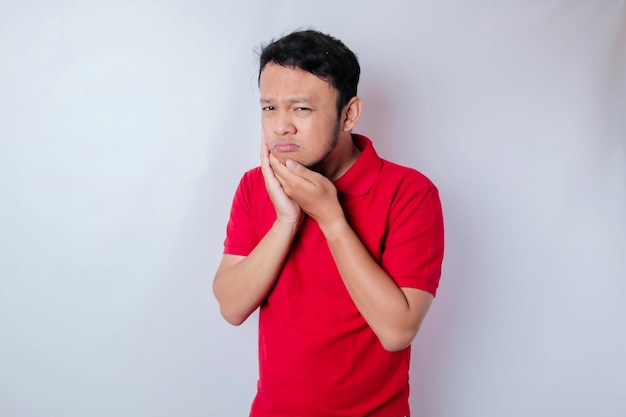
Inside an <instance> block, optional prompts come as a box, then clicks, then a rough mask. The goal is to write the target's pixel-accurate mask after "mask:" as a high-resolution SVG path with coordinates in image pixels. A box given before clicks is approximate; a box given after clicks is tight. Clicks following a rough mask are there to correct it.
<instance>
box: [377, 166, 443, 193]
mask: <svg viewBox="0 0 626 417" xmlns="http://www.w3.org/2000/svg"><path fill="white" fill-rule="evenodd" d="M382 161H383V163H382V167H381V170H380V180H381V181H382V182H384V183H385V185H386V186H393V185H394V184H395V186H396V187H397V188H403V189H404V188H408V189H411V190H415V191H417V190H421V189H436V188H437V187H436V186H435V184H434V183H433V182H432V181H431V180H430V178H428V177H427V176H426V175H424V174H423V173H421V172H420V171H418V170H417V169H415V168H410V167H406V166H403V165H399V164H396V163H394V162H390V161H387V160H385V159H383V160H382Z"/></svg>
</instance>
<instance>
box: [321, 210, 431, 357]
mask: <svg viewBox="0 0 626 417" xmlns="http://www.w3.org/2000/svg"><path fill="white" fill-rule="evenodd" d="M321 227H322V230H323V232H324V234H325V236H326V240H327V243H328V246H329V248H330V251H331V253H332V255H333V258H334V260H335V263H336V265H337V268H338V270H339V273H340V274H341V277H342V279H343V281H344V284H345V286H346V288H347V290H348V292H349V294H350V296H351V297H352V300H353V301H354V303H355V305H356V307H357V308H358V310H359V312H360V313H361V315H362V316H363V318H364V319H365V321H366V322H367V323H368V325H369V326H370V327H371V328H372V330H373V331H374V333H375V334H376V336H377V337H378V339H379V340H380V341H381V343H382V345H383V346H384V347H385V348H386V349H387V350H401V349H403V348H405V347H406V346H408V345H409V344H410V343H411V342H412V340H413V339H414V337H415V335H416V333H417V330H418V329H419V325H420V324H421V322H422V320H423V318H424V316H425V314H426V311H427V310H428V307H429V306H430V301H431V300H432V296H431V295H430V294H426V293H424V294H423V295H422V294H418V295H417V297H415V293H412V294H411V299H410V300H409V299H407V296H406V295H405V293H404V292H403V290H402V289H401V288H399V287H398V285H397V284H396V283H395V282H394V281H393V279H392V278H391V277H390V276H389V275H388V274H387V273H386V272H385V270H384V269H383V268H382V267H381V266H380V265H378V263H377V262H376V261H375V260H374V259H373V258H372V257H371V255H370V254H369V252H368V251H367V249H366V248H365V246H364V245H363V243H362V242H361V241H360V239H359V237H358V236H357V235H356V234H355V233H354V231H353V230H352V228H351V227H350V225H349V224H348V223H347V222H346V221H345V220H344V219H342V220H341V221H335V222H334V224H332V225H328V226H321Z"/></svg>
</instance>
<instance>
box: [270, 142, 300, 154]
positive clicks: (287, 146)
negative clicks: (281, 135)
mask: <svg viewBox="0 0 626 417" xmlns="http://www.w3.org/2000/svg"><path fill="white" fill-rule="evenodd" d="M273 148H274V150H275V151H276V152H295V151H297V150H299V149H300V146H298V145H297V144H296V143H294V142H289V141H280V142H276V143H274V146H273Z"/></svg>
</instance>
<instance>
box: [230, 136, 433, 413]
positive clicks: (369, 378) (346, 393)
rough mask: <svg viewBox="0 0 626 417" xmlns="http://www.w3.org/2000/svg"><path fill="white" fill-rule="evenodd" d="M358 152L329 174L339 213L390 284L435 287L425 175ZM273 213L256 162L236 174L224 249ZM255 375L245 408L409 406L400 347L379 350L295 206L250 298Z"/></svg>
mask: <svg viewBox="0 0 626 417" xmlns="http://www.w3.org/2000/svg"><path fill="white" fill-rule="evenodd" d="M352 138H353V141H354V143H355V145H356V146H357V147H358V148H359V149H360V150H361V155H360V156H359V158H358V159H357V161H356V162H355V163H354V164H353V165H352V167H350V169H349V170H348V171H347V172H346V173H345V174H344V175H343V176H342V177H341V178H339V179H338V180H336V181H335V182H334V185H335V187H336V188H337V192H338V198H339V201H340V203H341V205H342V207H343V209H344V213H345V216H346V219H347V221H348V223H349V224H350V226H351V227H352V229H353V230H354V231H355V233H356V234H357V236H359V238H360V240H361V242H363V245H364V246H365V247H366V248H367V250H368V251H369V253H370V254H371V256H372V257H373V259H375V260H376V262H378V263H379V264H380V265H381V266H382V268H383V269H384V270H385V271H386V272H387V273H388V274H389V275H390V276H391V278H392V279H393V280H394V281H395V282H396V284H397V285H398V286H399V287H410V288H418V289H421V290H424V291H427V292H429V293H431V294H433V295H435V294H436V291H437V287H438V284H439V278H440V274H441V264H442V260H443V243H444V242H443V238H444V235H443V216H442V210H441V204H440V200H439V194H438V191H437V188H436V187H435V186H434V185H433V183H432V182H431V181H430V180H429V179H428V178H427V177H425V176H424V175H423V174H421V173H419V172H418V171H416V170H414V169H411V168H407V167H403V166H400V165H397V164H394V163H391V162H389V161H386V160H383V159H381V158H380V157H379V156H378V155H377V153H376V151H375V150H374V147H373V146H372V142H371V141H370V140H369V139H368V138H366V137H365V136H361V135H356V134H353V135H352ZM275 219H276V212H275V210H274V206H273V205H272V202H271V200H270V198H269V195H268V193H267V191H266V189H265V183H264V180H263V174H262V172H261V169H260V167H257V168H254V169H252V170H250V171H248V172H246V173H245V174H244V176H243V177H242V179H241V181H240V183H239V186H238V188H237V191H236V193H235V196H234V199H233V204H232V208H231V215H230V219H229V222H228V225H227V233H226V240H225V243H224V246H225V249H224V253H225V254H233V255H243V256H247V255H248V254H249V253H250V252H251V251H252V250H253V249H254V248H255V246H256V245H257V244H258V243H259V241H260V240H261V239H262V238H263V236H264V235H265V234H266V233H267V231H268V230H269V229H270V228H271V226H272V224H273V223H274V221H275ZM258 337H259V340H258V344H259V380H258V384H257V395H256V397H255V399H254V401H253V404H252V410H251V414H250V416H252V417H296V416H301V417H321V416H345V417H354V416H366V415H367V416H371V417H396V416H397V417H401V416H404V415H405V414H406V415H407V416H409V415H410V410H409V405H408V398H409V361H410V352H411V350H410V347H407V348H406V349H404V350H402V351H399V352H389V351H387V350H385V349H384V348H383V347H382V345H381V343H380V341H379V340H378V338H377V337H376V335H375V334H374V332H373V331H372V329H371V328H370V327H369V326H368V324H367V323H366V321H365V319H364V318H363V316H361V314H360V313H359V311H358V309H357V308H356V306H355V304H354V302H353V301H352V298H351V297H350V295H349V293H348V291H347V289H346V287H345V285H344V283H343V281H342V279H341V276H340V274H339V272H338V270H337V267H336V265H335V262H334V260H333V257H332V254H331V252H330V250H329V248H328V245H327V243H326V240H325V237H324V235H323V233H322V232H321V230H320V228H319V227H318V225H317V223H316V222H315V220H313V219H312V218H310V217H308V216H305V217H304V219H303V221H302V224H301V226H300V229H299V231H298V233H297V234H296V236H295V238H294V240H293V242H292V247H291V249H290V252H289V254H288V256H287V259H286V260H285V263H284V266H283V268H282V270H281V272H280V275H279V277H278V278H277V281H276V283H275V285H274V287H273V288H272V290H271V291H270V293H269V295H268V296H267V298H266V300H265V301H264V302H263V303H262V304H261V306H260V313H259V334H258Z"/></svg>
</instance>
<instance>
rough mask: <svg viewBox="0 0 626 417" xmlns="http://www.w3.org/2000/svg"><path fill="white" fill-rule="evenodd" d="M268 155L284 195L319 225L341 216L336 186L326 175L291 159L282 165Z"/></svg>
mask: <svg viewBox="0 0 626 417" xmlns="http://www.w3.org/2000/svg"><path fill="white" fill-rule="evenodd" d="M268 158H269V164H270V168H271V169H272V173H273V174H274V178H276V180H277V181H278V182H279V183H280V185H281V187H282V190H283V192H284V193H285V195H286V196H287V197H288V198H290V199H291V201H293V202H295V203H296V204H297V205H298V207H300V208H301V209H302V210H303V211H304V212H305V213H306V214H307V215H309V216H310V217H312V218H313V219H314V220H315V221H316V222H317V223H318V224H319V225H320V227H323V226H325V225H328V224H331V223H332V222H334V221H335V220H339V219H343V218H344V214H343V209H342V207H341V205H340V204H339V200H338V198H337V189H336V188H335V186H334V184H333V183H332V182H331V181H330V180H329V179H328V178H326V177H325V176H323V175H321V174H318V173H317V172H314V171H311V170H310V169H308V168H306V167H304V166H303V165H301V164H299V163H297V162H295V161H292V160H290V159H288V160H287V161H286V162H285V165H283V164H281V163H280V161H278V159H276V158H275V157H274V156H273V155H271V154H270V155H269V156H268Z"/></svg>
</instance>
